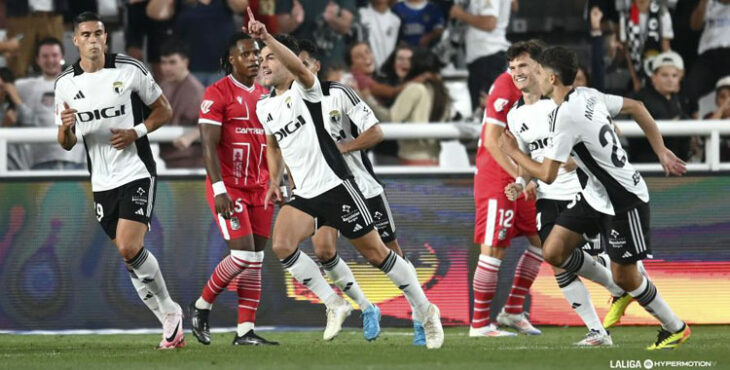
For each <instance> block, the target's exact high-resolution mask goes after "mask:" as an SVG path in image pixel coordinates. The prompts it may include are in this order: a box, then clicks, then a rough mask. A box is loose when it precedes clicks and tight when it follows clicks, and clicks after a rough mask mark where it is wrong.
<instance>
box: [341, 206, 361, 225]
mask: <svg viewBox="0 0 730 370" xmlns="http://www.w3.org/2000/svg"><path fill="white" fill-rule="evenodd" d="M359 219H360V210H359V209H357V208H355V209H354V210H353V209H352V207H350V205H348V204H343V205H342V222H347V223H348V224H350V223H353V222H355V221H357V220H359ZM354 231H357V230H354Z"/></svg>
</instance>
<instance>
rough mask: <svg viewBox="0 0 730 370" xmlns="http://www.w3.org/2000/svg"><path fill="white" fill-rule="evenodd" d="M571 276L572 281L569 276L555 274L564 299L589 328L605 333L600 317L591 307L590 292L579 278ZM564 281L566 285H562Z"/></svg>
mask: <svg viewBox="0 0 730 370" xmlns="http://www.w3.org/2000/svg"><path fill="white" fill-rule="evenodd" d="M572 276H573V277H574V278H575V279H573V280H572V281H570V279H571V277H569V276H564V275H563V274H558V275H556V276H555V278H556V279H558V285H559V286H560V290H561V291H562V292H563V295H564V296H565V299H566V300H567V301H568V303H569V304H570V307H571V308H573V310H574V311H575V313H577V314H578V316H580V319H581V320H583V323H585V324H586V327H587V328H588V329H589V330H591V329H593V330H597V331H599V332H600V333H602V334H606V329H605V328H604V327H603V324H602V323H601V319H599V318H598V314H597V313H596V308H595V307H593V302H591V293H590V292H588V288H586V286H585V285H584V284H583V282H582V281H581V280H580V278H578V277H577V276H575V275H572ZM568 281H570V282H568ZM565 283H567V285H563V284H565Z"/></svg>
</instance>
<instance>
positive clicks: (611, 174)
mask: <svg viewBox="0 0 730 370" xmlns="http://www.w3.org/2000/svg"><path fill="white" fill-rule="evenodd" d="M538 62H539V64H540V68H538V80H539V83H540V90H541V92H542V94H543V95H545V96H548V97H550V98H551V99H552V100H553V101H554V102H555V103H556V104H557V105H558V107H557V108H556V109H555V110H554V111H553V112H552V113H551V115H550V136H549V138H548V142H547V150H546V151H545V153H544V158H543V162H542V163H540V162H537V161H534V160H532V159H531V158H530V157H529V156H528V155H527V154H525V153H523V152H522V151H520V150H519V147H518V144H517V142H516V141H515V139H514V137H513V136H512V135H511V134H509V133H505V134H504V135H502V137H501V138H500V143H499V145H500V148H501V149H502V150H503V151H504V152H505V153H506V154H507V155H509V156H510V157H511V158H512V159H514V160H515V161H516V162H517V163H518V164H519V165H520V166H521V167H523V168H524V169H525V171H526V172H527V173H529V174H530V175H531V176H534V177H536V178H538V179H540V180H542V181H544V182H545V183H548V184H552V183H553V182H554V181H555V179H556V178H557V176H558V172H559V170H560V166H561V165H562V164H563V163H566V162H567V160H568V158H569V157H571V156H572V158H573V159H574V160H575V162H576V163H577V165H578V167H579V170H578V179H579V181H580V184H581V187H582V191H581V192H580V193H579V194H577V195H576V197H575V198H574V199H573V201H572V202H571V203H570V204H568V205H567V206H566V210H565V211H564V212H562V213H561V214H560V215H559V216H558V217H557V219H556V220H555V225H554V226H553V229H552V230H551V231H550V234H549V235H548V237H547V240H546V241H545V245H544V248H543V255H544V256H545V260H547V261H548V262H549V263H550V264H551V265H553V266H557V267H560V268H562V269H564V270H566V271H567V272H568V273H579V272H582V273H585V272H586V271H589V270H592V269H595V268H596V266H597V264H596V263H595V262H594V261H593V259H592V258H591V257H590V256H589V255H587V254H586V253H585V252H584V251H583V250H581V249H580V248H576V247H577V246H580V245H582V244H583V243H585V239H584V235H594V234H597V233H599V232H600V233H601V235H602V240H603V241H604V242H607V243H608V245H607V247H606V249H607V252H608V253H609V256H610V258H611V270H612V272H613V278H614V281H615V282H616V284H617V285H618V286H619V287H621V288H622V289H623V290H625V291H627V292H629V294H630V295H631V296H632V297H634V299H636V301H637V302H639V304H641V306H642V307H644V309H645V310H646V311H647V312H649V313H650V314H651V315H653V316H654V317H655V318H656V319H657V320H658V321H659V322H660V323H661V330H660V331H659V335H658V337H657V339H656V341H655V342H654V343H653V344H652V345H650V346H649V347H648V348H647V349H649V350H656V349H671V348H676V347H678V346H679V345H681V344H682V343H683V342H685V341H686V340H687V339H688V338H689V336H690V334H691V331H690V329H689V326H688V325H687V324H686V323H684V322H683V321H682V320H681V319H680V318H679V317H677V315H676V314H675V313H674V312H673V311H672V309H671V308H670V307H669V305H667V303H666V301H664V299H663V298H662V296H661V295H660V294H659V292H658V291H657V289H656V287H655V286H654V284H652V283H651V281H649V279H648V278H647V277H646V276H644V275H642V274H641V273H640V272H639V269H638V268H637V266H636V261H639V260H641V259H644V258H646V257H647V255H649V254H651V250H650V247H651V245H650V238H649V235H650V226H649V222H650V219H649V191H648V188H647V186H646V182H644V179H643V178H642V176H641V174H640V173H639V172H638V171H636V170H635V169H634V167H633V166H632V165H631V163H629V162H628V160H627V158H626V152H625V151H624V150H623V148H622V147H621V143H620V142H619V141H618V139H617V137H616V133H615V132H614V130H613V128H612V121H611V120H612V117H613V116H615V115H617V114H619V113H626V114H629V115H631V116H632V117H633V119H634V120H635V121H636V122H637V123H638V124H639V126H640V127H641V129H642V130H643V131H644V133H645V134H646V136H647V139H648V140H649V143H650V144H651V146H652V149H654V152H655V153H656V154H657V157H658V158H659V161H660V162H661V164H662V167H663V168H664V170H665V173H666V174H667V175H668V174H673V175H682V174H684V173H685V172H686V165H685V163H684V162H683V161H682V160H680V159H678V158H677V157H676V156H675V155H674V153H672V151H670V150H669V149H667V147H666V146H664V141H663V140H662V136H661V134H660V133H659V129H658V128H657V125H656V123H655V122H654V119H653V118H652V117H651V115H650V114H649V112H648V111H647V110H646V108H645V107H644V106H643V104H641V103H639V102H637V101H635V100H632V99H627V98H623V97H620V96H615V95H606V94H602V93H600V92H598V91H597V90H595V89H590V88H584V87H579V88H573V87H572V84H573V81H574V79H575V74H576V71H577V69H578V63H577V58H576V56H575V53H573V52H571V51H569V50H568V49H565V48H562V47H554V48H550V49H547V50H545V51H544V52H543V53H542V54H541V55H540V57H539V60H538ZM582 275H583V274H582Z"/></svg>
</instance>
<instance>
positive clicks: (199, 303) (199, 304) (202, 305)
mask: <svg viewBox="0 0 730 370" xmlns="http://www.w3.org/2000/svg"><path fill="white" fill-rule="evenodd" d="M195 308H197V309H199V310H210V309H212V308H213V304H212V303H209V302H208V301H206V300H205V299H203V297H198V299H197V300H196V301H195Z"/></svg>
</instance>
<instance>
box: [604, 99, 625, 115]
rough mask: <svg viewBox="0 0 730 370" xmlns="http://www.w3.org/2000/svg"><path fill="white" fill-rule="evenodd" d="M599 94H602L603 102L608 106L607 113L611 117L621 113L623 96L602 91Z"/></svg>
mask: <svg viewBox="0 0 730 370" xmlns="http://www.w3.org/2000/svg"><path fill="white" fill-rule="evenodd" d="M599 94H601V95H602V96H603V103H604V104H606V108H608V114H610V115H611V117H616V116H617V115H618V114H619V113H621V108H623V107H624V97H623V96H619V95H611V94H603V93H599Z"/></svg>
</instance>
